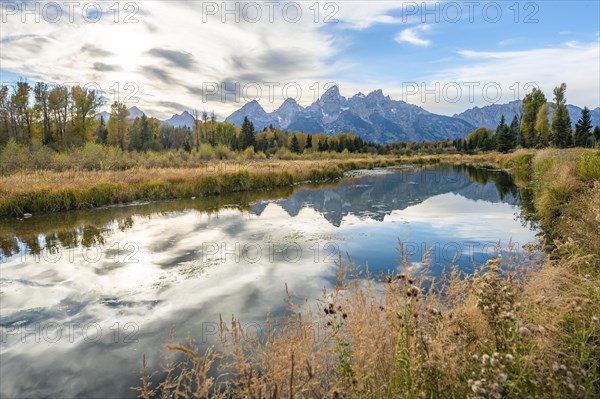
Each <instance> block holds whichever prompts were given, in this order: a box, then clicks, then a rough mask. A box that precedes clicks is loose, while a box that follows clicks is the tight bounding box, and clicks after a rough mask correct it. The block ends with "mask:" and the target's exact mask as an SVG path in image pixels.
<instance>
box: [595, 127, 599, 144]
mask: <svg viewBox="0 0 600 399" xmlns="http://www.w3.org/2000/svg"><path fill="white" fill-rule="evenodd" d="M594 137H595V138H596V143H600V126H596V127H595V128H594Z"/></svg>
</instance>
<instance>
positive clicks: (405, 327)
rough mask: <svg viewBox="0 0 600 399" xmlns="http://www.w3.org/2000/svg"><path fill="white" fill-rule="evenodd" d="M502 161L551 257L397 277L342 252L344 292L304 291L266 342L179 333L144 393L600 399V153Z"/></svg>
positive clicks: (551, 153) (231, 331) (238, 323)
mask: <svg viewBox="0 0 600 399" xmlns="http://www.w3.org/2000/svg"><path fill="white" fill-rule="evenodd" d="M488 162H490V163H494V164H495V165H496V166H502V167H507V166H508V167H510V166H517V165H519V166H523V167H524V169H523V170H521V172H522V176H523V180H522V184H523V185H524V187H523V188H524V189H527V190H530V195H531V204H532V209H531V210H530V211H529V212H530V214H529V217H531V218H533V219H535V220H536V221H537V222H538V223H539V224H540V225H541V227H542V228H543V231H544V233H545V235H544V236H545V238H546V240H549V241H551V243H549V244H551V245H546V246H544V247H543V248H545V249H546V250H547V252H546V255H547V256H545V257H544V258H543V259H542V260H539V259H538V260H536V259H535V257H528V256H520V257H518V258H494V259H490V260H489V261H488V262H487V263H486V264H485V265H480V266H479V268H478V269H477V270H476V271H475V272H474V273H473V274H471V275H461V274H460V273H459V272H457V271H449V272H448V273H447V274H446V275H445V276H443V277H442V278H440V279H439V280H437V281H432V280H427V279H428V275H427V273H421V272H420V273H419V274H418V275H416V274H415V273H414V270H412V269H411V266H410V264H409V263H408V262H407V261H406V259H405V258H404V259H403V261H402V265H401V270H402V271H401V272H400V273H394V274H390V275H387V276H370V275H368V273H366V274H365V273H363V274H362V275H356V274H355V272H356V270H357V269H356V268H355V266H354V265H352V264H351V263H345V262H343V261H342V259H340V270H339V273H338V282H337V284H336V285H335V287H334V288H333V290H332V291H330V292H325V293H324V294H323V297H322V298H321V299H320V301H319V302H318V304H317V305H314V301H312V300H313V299H314V298H311V300H308V301H306V302H305V303H301V304H294V303H291V300H290V298H291V297H292V296H291V293H290V295H289V296H288V301H289V306H290V308H289V310H290V312H289V315H288V317H287V318H284V320H280V321H279V325H278V327H277V328H270V326H274V325H276V324H275V323H274V321H273V320H271V318H270V317H269V315H267V316H266V322H265V324H264V325H265V326H267V327H266V328H265V330H264V331H262V337H263V339H261V340H256V339H248V337H245V336H244V330H243V325H244V320H241V319H238V318H235V317H234V318H232V319H231V321H228V322H222V323H221V333H222V340H221V342H219V343H217V344H216V345H215V346H214V347H211V348H209V349H207V350H202V351H199V350H198V348H197V347H196V346H195V344H194V342H193V341H188V342H187V343H186V344H179V343H177V342H176V340H175V339H173V340H172V342H169V343H168V345H167V349H168V355H167V359H166V363H164V367H163V369H162V371H164V372H165V373H164V374H161V377H160V378H155V377H157V375H156V374H155V373H153V372H152V371H150V370H149V366H148V362H147V361H146V359H145V358H144V359H143V363H142V370H141V372H140V384H139V386H137V387H134V388H133V389H135V391H136V392H137V393H138V395H139V397H142V398H153V397H182V398H191V397H223V398H229V397H247V398H330V397H333V398H337V397H339V398H341V397H346V398H398V397H401V398H495V399H496V398H597V397H598V396H600V373H599V369H598V364H599V362H598V359H600V322H599V317H600V284H599V278H600V250H599V246H600V243H599V241H600V239H599V237H600V234H599V232H600V211H599V209H598V207H599V204H600V157H599V154H598V151H592V150H590V151H582V150H543V151H539V152H536V153H535V154H532V153H526V154H523V153H520V154H519V153H518V154H513V155H512V156H510V155H509V156H506V155H499V156H497V157H495V158H494V157H492V158H488ZM400 251H401V252H402V244H401V243H400ZM517 252H518V251H517ZM508 253H510V254H512V253H515V252H514V251H508ZM425 281H427V284H424V282H425ZM311 303H312V304H313V305H311ZM154 360H155V359H154ZM153 364H157V362H156V361H154V362H153Z"/></svg>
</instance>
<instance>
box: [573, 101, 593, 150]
mask: <svg viewBox="0 0 600 399" xmlns="http://www.w3.org/2000/svg"><path fill="white" fill-rule="evenodd" d="M591 133H592V120H591V118H590V110H589V109H588V107H584V108H583V112H582V113H581V118H579V120H578V121H577V123H576V124H575V146H577V147H585V146H587V145H588V138H589V136H590V134H591Z"/></svg>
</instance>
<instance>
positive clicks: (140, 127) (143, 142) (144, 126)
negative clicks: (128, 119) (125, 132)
mask: <svg viewBox="0 0 600 399" xmlns="http://www.w3.org/2000/svg"><path fill="white" fill-rule="evenodd" d="M152 136H153V134H152V129H151V126H150V121H149V120H148V117H147V116H146V114H142V116H141V117H140V118H136V119H135V121H134V122H133V126H132V127H131V131H130V133H129V137H130V147H131V149H134V150H137V151H147V150H149V149H150V147H151V146H152V142H153V137H152Z"/></svg>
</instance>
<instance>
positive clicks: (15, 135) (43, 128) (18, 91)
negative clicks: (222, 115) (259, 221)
mask: <svg viewBox="0 0 600 399" xmlns="http://www.w3.org/2000/svg"><path fill="white" fill-rule="evenodd" d="M566 88H567V87H566V84H564V83H562V84H561V85H560V86H558V87H556V88H555V89H554V100H553V102H551V103H548V101H547V100H546V97H545V95H544V93H543V92H542V91H541V90H539V89H533V90H532V92H531V93H529V94H527V95H526V96H525V98H524V100H523V106H522V109H521V110H520V112H519V113H518V114H517V115H515V116H514V118H513V119H512V121H511V122H510V123H508V122H507V121H506V120H505V118H504V115H503V116H502V118H501V120H500V123H499V124H498V126H497V128H496V130H495V131H492V130H490V129H487V128H483V127H480V128H477V129H475V130H473V131H472V132H470V133H469V134H468V135H467V137H466V138H459V139H456V140H440V141H437V142H432V143H402V142H398V143H394V144H387V145H380V144H374V143H369V142H366V141H364V140H363V139H361V138H360V137H358V136H356V135H355V134H353V133H339V134H337V135H335V136H327V135H326V134H324V133H319V134H306V133H301V132H288V131H285V130H282V129H279V128H274V127H273V126H269V127H267V128H265V129H263V130H262V131H261V132H256V131H255V129H254V126H253V124H252V122H251V121H250V120H249V119H248V118H247V117H246V118H244V122H243V123H242V126H241V127H239V128H238V127H237V126H235V125H233V124H231V123H229V122H218V121H217V120H216V117H215V114H214V112H212V113H210V114H209V113H208V112H206V111H204V112H202V114H199V113H198V112H197V111H196V112H194V115H193V116H194V125H193V127H191V128H190V127H174V126H168V125H163V124H161V122H160V121H159V120H158V119H156V118H152V117H147V116H146V115H145V114H142V116H140V117H137V118H135V119H134V120H131V119H130V117H129V110H128V108H127V107H126V105H125V104H123V103H121V102H114V103H113V104H112V105H111V112H110V117H109V118H108V120H105V119H104V118H103V117H101V118H97V117H96V115H97V112H98V111H99V109H100V107H101V106H102V105H103V103H104V102H103V99H102V98H101V97H100V96H99V94H98V92H96V91H95V90H91V89H88V88H82V87H80V86H73V87H71V88H68V87H66V86H52V87H51V86H50V85H49V84H47V83H44V82H38V83H36V84H35V85H34V86H31V85H30V84H29V83H28V82H26V81H20V82H17V83H16V84H15V85H13V86H12V87H8V86H0V145H3V144H6V143H7V142H8V141H9V140H14V141H15V142H16V143H18V144H24V145H31V144H35V143H39V144H42V145H46V146H49V147H52V148H54V149H56V150H64V149H68V148H71V147H73V146H81V145H84V144H85V143H86V142H96V143H100V144H106V145H112V146H117V147H120V148H121V149H122V150H136V151H149V150H152V151H161V150H171V149H175V150H184V151H188V152H189V151H192V150H193V149H196V151H199V149H200V146H202V145H210V146H212V147H217V146H223V147H226V148H228V149H230V150H233V151H245V150H247V149H248V148H250V147H252V149H253V150H254V151H256V152H258V151H260V152H263V153H265V154H267V155H269V154H273V153H275V152H277V151H279V150H280V149H287V150H289V151H290V152H292V153H296V154H300V153H303V152H329V151H333V152H344V151H347V152H350V153H379V154H390V153H403V152H406V151H407V150H411V149H412V150H419V149H422V150H427V151H440V150H448V149H453V150H454V151H458V152H472V151H491V150H498V151H502V152H507V151H511V150H512V149H514V148H516V147H518V146H520V147H525V148H531V147H535V148H542V147H546V146H555V147H558V148H565V147H570V146H582V147H594V146H596V145H599V143H600V128H599V127H598V126H596V128H595V129H594V130H592V123H591V118H590V111H589V109H588V108H587V107H585V108H584V109H583V112H582V115H581V118H580V120H579V121H577V123H576V125H575V130H571V120H570V116H569V113H568V110H567V106H566V97H565V93H566ZM551 110H552V111H553V114H552V118H551V120H550V118H549V113H550V111H551Z"/></svg>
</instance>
